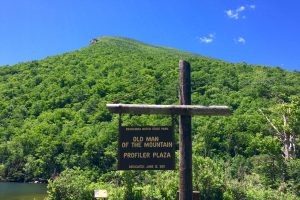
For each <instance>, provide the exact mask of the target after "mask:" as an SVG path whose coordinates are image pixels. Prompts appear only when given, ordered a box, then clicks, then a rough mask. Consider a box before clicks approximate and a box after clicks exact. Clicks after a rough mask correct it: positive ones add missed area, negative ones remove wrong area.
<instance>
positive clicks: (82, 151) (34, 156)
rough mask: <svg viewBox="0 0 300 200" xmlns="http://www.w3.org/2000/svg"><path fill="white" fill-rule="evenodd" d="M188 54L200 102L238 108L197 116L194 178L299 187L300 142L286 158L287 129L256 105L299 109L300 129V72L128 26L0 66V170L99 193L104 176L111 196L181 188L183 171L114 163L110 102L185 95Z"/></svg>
mask: <svg viewBox="0 0 300 200" xmlns="http://www.w3.org/2000/svg"><path fill="white" fill-rule="evenodd" d="M179 59H184V60H187V61H188V62H190V63H191V66H192V74H191V75H192V102H193V104H200V105H228V106H229V107H230V108H231V109H232V111H233V114H232V116H230V117H228V118H225V117H194V118H193V130H192V134H193V154H194V165H193V166H194V171H193V172H194V186H195V188H194V189H196V190H199V191H200V192H201V193H200V194H201V195H202V198H206V199H276V198H277V199H280V198H281V199H284V198H286V199H293V198H294V196H293V195H295V194H297V195H298V197H299V196H300V194H299V182H300V181H299V174H298V172H299V156H300V153H299V152H300V151H299V150H297V152H296V155H295V158H294V160H291V161H289V162H285V161H284V160H283V158H282V157H281V143H280V140H279V139H278V138H276V137H275V136H274V131H273V130H272V128H271V127H270V126H269V124H268V123H267V122H266V120H265V118H264V117H263V116H262V115H261V114H260V113H259V112H258V109H262V110H264V111H265V110H270V111H271V112H270V113H267V114H270V117H274V119H275V121H274V123H275V124H276V120H277V119H280V117H279V118H276V116H275V114H274V113H275V111H278V110H276V108H281V110H284V109H292V111H293V112H292V113H291V114H292V115H291V116H289V117H290V123H289V126H288V127H284V128H286V129H285V130H288V131H292V132H294V133H297V134H296V135H297V136H299V134H298V133H299V127H300V125H299V122H300V120H299V118H300V114H299V109H298V108H299V102H300V101H299V98H300V92H299V91H300V84H299V82H300V73H299V72H289V71H285V70H282V69H280V68H270V67H263V66H257V65H248V64H246V63H236V64H234V63H227V62H223V61H220V60H215V59H212V58H208V57H204V56H200V55H196V54H190V53H186V52H183V51H179V50H176V49H171V48H164V47H156V46H150V45H146V44H143V43H141V42H138V41H135V40H131V39H124V38H118V37H103V38H99V39H96V40H94V41H93V43H92V44H91V45H90V46H88V47H85V48H82V49H80V50H77V51H73V52H69V53H65V54H62V55H57V56H52V57H48V58H46V59H43V60H40V61H32V62H26V63H20V64H17V65H14V66H4V67H1V68H0V98H1V102H0V179H3V180H10V181H31V180H34V179H36V178H42V179H50V178H51V179H52V180H53V181H51V182H50V184H49V192H50V193H49V194H50V196H49V198H52V199H67V198H70V199H72V198H73V199H76V198H77V199H85V198H90V197H91V195H92V193H93V190H94V189H101V188H107V189H108V190H109V194H110V198H111V199H126V198H127V199H128V198H131V199H132V198H133V197H134V198H136V199H139V198H146V197H148V198H158V199H165V200H166V199H168V200H169V199H175V198H176V192H177V190H178V171H175V172H169V171H166V172H132V173H119V172H115V169H116V153H117V136H118V127H117V126H118V116H116V115H112V114H111V113H110V112H109V111H108V110H107V109H106V107H105V105H106V103H146V104H178V92H177V90H178V60H179ZM282 102H284V103H286V104H282ZM280 105H281V107H280ZM282 105H285V106H283V107H282ZM279 110H280V109H279ZM272 111H273V113H272ZM122 118H123V124H124V125H128V126H129V125H170V119H169V117H165V116H132V115H124V116H123V117H122ZM277 121H278V120H277ZM282 130H284V129H282ZM177 134H178V133H176V137H177ZM296 144H297V145H299V144H300V140H299V138H296ZM298 149H299V148H298ZM79 168H80V169H79ZM85 172H93V173H95V174H96V175H97V176H98V177H99V180H96V179H95V178H93V177H95V176H96V175H93V176H91V175H88V174H86V173H85ZM71 174H74V175H71ZM54 177H56V178H54ZM80 182H82V183H84V184H86V185H82V184H80ZM253 182H255V183H258V185H259V187H255V186H254V184H252V183H253ZM251 184H252V185H251ZM158 186H159V187H158ZM75 191H76V192H77V193H75ZM59 195H61V196H59ZM294 199H295V198H294Z"/></svg>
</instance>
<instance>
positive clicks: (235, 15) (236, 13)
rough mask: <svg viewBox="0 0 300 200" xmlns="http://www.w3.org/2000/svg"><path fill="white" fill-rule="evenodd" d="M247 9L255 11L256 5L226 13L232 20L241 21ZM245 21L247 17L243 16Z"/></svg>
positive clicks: (230, 10)
mask: <svg viewBox="0 0 300 200" xmlns="http://www.w3.org/2000/svg"><path fill="white" fill-rule="evenodd" d="M247 8H250V9H252V10H254V9H255V5H247V6H240V7H238V8H237V9H235V10H232V9H229V10H225V13H226V15H227V17H229V18H230V19H235V20H237V19H239V18H240V16H241V13H242V12H244V11H245V10H246V9H247ZM242 18H243V19H245V18H246V16H245V15H243V16H242Z"/></svg>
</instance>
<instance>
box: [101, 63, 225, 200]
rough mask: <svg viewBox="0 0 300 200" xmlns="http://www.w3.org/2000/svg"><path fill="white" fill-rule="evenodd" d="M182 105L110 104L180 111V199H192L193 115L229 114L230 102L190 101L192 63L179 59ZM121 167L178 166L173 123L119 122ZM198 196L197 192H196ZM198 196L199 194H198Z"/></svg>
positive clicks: (129, 109) (119, 109)
mask: <svg viewBox="0 0 300 200" xmlns="http://www.w3.org/2000/svg"><path fill="white" fill-rule="evenodd" d="M179 71H180V75H179V88H180V91H179V93H180V96H179V99H180V105H148V104H107V105H106V106H107V108H108V109H109V111H110V112H112V113H118V114H120V116H121V114H123V113H127V114H162V115H171V116H174V115H179V179H180V180H179V200H192V199H193V184H192V136H191V135H192V125H191V124H192V123H191V121H192V116H193V115H202V116H216V115H229V114H230V113H231V112H230V109H229V108H228V107H227V106H199V105H191V103H192V102H191V74H190V73H191V67H190V64H189V63H188V62H185V61H183V60H180V61H179ZM119 126H120V127H119V130H120V131H119V154H118V159H119V160H118V169H122V170H136V169H138V170H149V169H153V170H168V169H174V168H175V153H174V146H175V142H174V135H173V134H174V131H173V129H172V127H160V126H157V127H155V126H154V127H122V126H121V122H120V123H119ZM194 196H195V195H194ZM197 196H199V195H197Z"/></svg>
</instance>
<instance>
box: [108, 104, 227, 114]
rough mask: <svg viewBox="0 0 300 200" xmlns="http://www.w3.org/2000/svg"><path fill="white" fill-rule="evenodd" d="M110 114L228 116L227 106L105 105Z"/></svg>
mask: <svg viewBox="0 0 300 200" xmlns="http://www.w3.org/2000/svg"><path fill="white" fill-rule="evenodd" d="M106 107H107V108H108V109H109V111H110V112H112V113H127V114H162V115H190V116H192V115H203V116H211V115H230V114H231V111H230V109H229V108H228V107H227V106H195V105H149V104H106Z"/></svg>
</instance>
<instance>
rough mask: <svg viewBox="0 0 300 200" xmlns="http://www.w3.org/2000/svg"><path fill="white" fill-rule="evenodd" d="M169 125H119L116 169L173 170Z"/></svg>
mask: <svg viewBox="0 0 300 200" xmlns="http://www.w3.org/2000/svg"><path fill="white" fill-rule="evenodd" d="M174 141H175V140H174V132H173V128H172V127H171V126H145V127H140V126H137V127H131V126H130V127H129V126H122V127H120V136H119V152H118V170H173V169H175V142H174Z"/></svg>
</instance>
